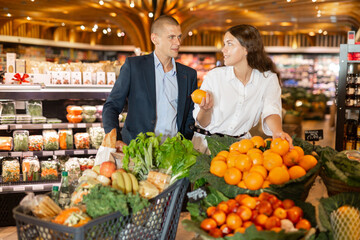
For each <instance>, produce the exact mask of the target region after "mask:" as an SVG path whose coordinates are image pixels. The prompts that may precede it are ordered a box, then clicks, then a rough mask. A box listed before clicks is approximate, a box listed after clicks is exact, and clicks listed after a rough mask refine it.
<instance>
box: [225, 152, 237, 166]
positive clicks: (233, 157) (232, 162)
mask: <svg viewBox="0 0 360 240" xmlns="http://www.w3.org/2000/svg"><path fill="white" fill-rule="evenodd" d="M229 155H230V154H229ZM238 157H239V155H231V156H229V157H228V158H227V159H226V164H227V166H228V168H232V167H235V162H236V159H237V158H238Z"/></svg>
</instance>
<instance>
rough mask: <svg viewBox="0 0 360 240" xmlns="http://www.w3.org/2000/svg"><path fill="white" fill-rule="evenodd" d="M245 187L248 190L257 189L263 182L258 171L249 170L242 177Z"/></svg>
mask: <svg viewBox="0 0 360 240" xmlns="http://www.w3.org/2000/svg"><path fill="white" fill-rule="evenodd" d="M244 183H245V185H246V187H247V188H248V189H250V190H258V189H260V188H261V187H262V185H263V183H264V178H263V177H262V176H261V174H260V173H258V172H255V171H254V172H250V173H249V174H248V175H246V177H245V179H244Z"/></svg>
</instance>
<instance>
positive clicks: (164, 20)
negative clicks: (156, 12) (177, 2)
mask: <svg viewBox="0 0 360 240" xmlns="http://www.w3.org/2000/svg"><path fill="white" fill-rule="evenodd" d="M164 24H169V25H175V26H178V25H180V24H179V23H178V21H176V19H175V18H173V17H170V16H166V15H162V16H160V17H158V18H157V19H156V20H155V21H154V22H153V24H152V25H151V33H158V32H159V29H161V28H162V26H163V25H164Z"/></svg>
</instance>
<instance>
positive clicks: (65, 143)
mask: <svg viewBox="0 0 360 240" xmlns="http://www.w3.org/2000/svg"><path fill="white" fill-rule="evenodd" d="M59 143H60V149H63V150H66V149H73V148H74V147H73V146H74V138H73V131H72V130H71V129H60V130H59Z"/></svg>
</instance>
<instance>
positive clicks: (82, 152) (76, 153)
mask: <svg viewBox="0 0 360 240" xmlns="http://www.w3.org/2000/svg"><path fill="white" fill-rule="evenodd" d="M84 153H85V151H84V150H75V151H74V154H75V155H83V154H84Z"/></svg>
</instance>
